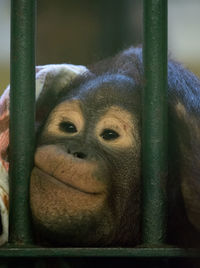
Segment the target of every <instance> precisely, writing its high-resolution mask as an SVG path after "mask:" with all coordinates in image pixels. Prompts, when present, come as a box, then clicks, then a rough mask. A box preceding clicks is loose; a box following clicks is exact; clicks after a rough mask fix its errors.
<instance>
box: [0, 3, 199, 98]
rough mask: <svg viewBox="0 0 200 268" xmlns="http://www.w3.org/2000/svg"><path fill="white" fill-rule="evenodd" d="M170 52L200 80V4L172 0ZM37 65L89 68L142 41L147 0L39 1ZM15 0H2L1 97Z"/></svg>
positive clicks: (5, 83)
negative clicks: (12, 8) (63, 63)
mask: <svg viewBox="0 0 200 268" xmlns="http://www.w3.org/2000/svg"><path fill="white" fill-rule="evenodd" d="M168 2H169V24H168V28H169V51H170V54H171V56H172V57H173V58H175V59H177V60H179V61H181V62H183V64H184V65H185V66H186V67H188V68H190V69H191V70H192V71H194V72H195V73H196V74H197V75H199V76H200V34H199V28H200V16H199V14H200V1H199V0H190V1H188V0H181V1H180V0H169V1H168ZM37 11H38V12H37V59H36V63H37V65H43V64H48V63H61V62H67V63H73V64H83V65H87V64H90V63H93V62H95V61H97V60H100V59H102V58H104V57H107V56H111V55H113V54H115V53H116V52H118V51H120V50H122V49H124V48H126V47H128V46H130V45H139V44H141V42H142V0H76V1H73V0H56V1H55V0H38V1H37ZM9 43H10V1H9V0H0V94H1V93H2V91H3V89H4V88H5V87H6V85H7V84H8V83H9V47H10V45H9Z"/></svg>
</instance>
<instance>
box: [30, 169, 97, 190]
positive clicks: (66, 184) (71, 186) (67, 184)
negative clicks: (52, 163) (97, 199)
mask: <svg viewBox="0 0 200 268" xmlns="http://www.w3.org/2000/svg"><path fill="white" fill-rule="evenodd" d="M35 167H36V168H37V169H38V170H39V171H40V172H42V173H44V174H45V175H47V176H48V177H50V178H52V179H54V180H56V181H58V182H60V183H62V184H64V185H65V186H67V187H69V188H72V189H74V190H75V191H78V192H81V193H84V194H90V195H99V194H102V193H100V192H87V191H84V190H83V189H80V188H77V187H75V186H73V185H71V184H69V183H67V182H64V181H62V180H60V179H58V178H57V177H54V176H52V175H50V174H49V173H47V172H45V171H43V170H42V169H41V168H39V167H37V166H35Z"/></svg>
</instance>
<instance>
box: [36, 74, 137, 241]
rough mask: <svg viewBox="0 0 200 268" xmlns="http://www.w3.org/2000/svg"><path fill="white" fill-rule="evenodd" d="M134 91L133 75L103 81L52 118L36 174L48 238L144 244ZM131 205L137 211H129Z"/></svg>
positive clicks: (86, 87)
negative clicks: (140, 241)
mask: <svg viewBox="0 0 200 268" xmlns="http://www.w3.org/2000/svg"><path fill="white" fill-rule="evenodd" d="M134 87H135V84H134V81H133V80H132V79H130V78H128V77H127V76H122V75H110V76H106V77H99V78H97V79H93V80H90V81H88V82H87V83H85V84H83V85H82V86H81V87H80V88H78V89H77V90H75V92H76V94H75V95H73V94H72V95H71V96H69V97H67V98H66V100H63V101H61V102H60V103H59V104H58V105H57V106H56V107H55V108H54V109H53V111H52V112H51V113H50V115H49V117H48V119H47V121H46V123H45V125H44V127H43V130H42V132H41V135H40V138H39V141H38V147H37V150H36V154H35V168H34V169H33V172H32V176H31V207H32V213H33V219H34V222H35V224H36V226H37V229H38V230H41V233H43V235H44V236H45V238H47V237H48V238H50V240H53V241H56V242H57V243H59V244H61V245H66V244H67V245H125V244H126V245H127V244H132V245H133V244H134V243H137V242H138V241H139V235H138V234H139V233H140V232H139V221H140V216H139V204H140V203H139V197H140V191H139V185H140V167H139V162H140V145H139V144H140V138H139V125H138V118H137V117H136V114H135V116H133V109H134V101H130V100H133V99H134V98H133V97H134V95H136V92H134V90H133V89H134ZM125 88H126V89H127V95H126V96H124V89H125ZM135 91H136V90H135ZM124 104H125V105H124ZM131 109H132V110H131ZM136 145H137V146H136ZM130 203H134V204H137V206H133V207H132V209H130ZM130 220H131V221H130ZM132 223H133V224H132ZM133 241H134V243H133Z"/></svg>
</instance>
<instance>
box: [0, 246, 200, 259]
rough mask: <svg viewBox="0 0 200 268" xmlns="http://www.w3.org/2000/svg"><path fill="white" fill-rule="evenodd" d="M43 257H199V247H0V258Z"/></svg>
mask: <svg viewBox="0 0 200 268" xmlns="http://www.w3.org/2000/svg"><path fill="white" fill-rule="evenodd" d="M21 257H27V258H40V257H41V258H43V257H52V258H53V257H136V258H162V257H167V258H175V257H179V258H182V257H184V258H193V257H195V258H199V257H200V250H199V249H183V248H35V247H26V248H19V247H18V248H17V247H16V248H13V247H10V248H1V249H0V258H21Z"/></svg>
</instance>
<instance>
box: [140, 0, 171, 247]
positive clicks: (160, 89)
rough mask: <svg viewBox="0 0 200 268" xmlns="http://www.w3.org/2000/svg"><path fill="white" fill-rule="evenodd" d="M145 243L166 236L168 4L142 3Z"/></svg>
mask: <svg viewBox="0 0 200 268" xmlns="http://www.w3.org/2000/svg"><path fill="white" fill-rule="evenodd" d="M143 3H144V7H143V8H144V43H143V60H144V75H145V88H144V92H143V136H142V137H143V141H142V145H143V149H142V155H143V157H142V158H143V167H142V172H143V243H144V244H146V245H158V244H162V243H164V242H165V236H166V177H167V0H143Z"/></svg>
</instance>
